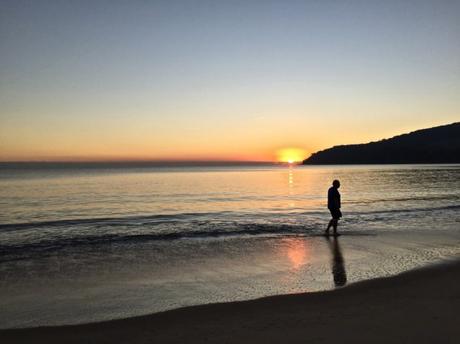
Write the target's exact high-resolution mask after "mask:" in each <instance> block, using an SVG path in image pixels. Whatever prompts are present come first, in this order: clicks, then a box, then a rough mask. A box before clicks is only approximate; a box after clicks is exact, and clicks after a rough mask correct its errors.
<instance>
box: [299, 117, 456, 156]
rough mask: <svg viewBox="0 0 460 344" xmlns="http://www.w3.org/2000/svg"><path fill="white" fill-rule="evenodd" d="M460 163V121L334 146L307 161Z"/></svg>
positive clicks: (314, 154) (317, 153)
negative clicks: (365, 141) (388, 136)
mask: <svg viewBox="0 0 460 344" xmlns="http://www.w3.org/2000/svg"><path fill="white" fill-rule="evenodd" d="M417 163H460V122H457V123H453V124H449V125H443V126H439V127H434V128H429V129H422V130H417V131H414V132H411V133H408V134H403V135H398V136H395V137H392V138H390V139H384V140H381V141H377V142H370V143H366V144H354V145H341V146H334V147H332V148H328V149H325V150H322V151H319V152H316V153H313V154H312V155H311V156H310V157H309V158H308V159H305V160H304V161H303V164H304V165H315V164H417Z"/></svg>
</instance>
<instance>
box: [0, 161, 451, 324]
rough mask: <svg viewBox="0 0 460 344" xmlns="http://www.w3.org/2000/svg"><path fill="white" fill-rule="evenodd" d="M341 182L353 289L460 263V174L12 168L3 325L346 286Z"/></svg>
mask: <svg viewBox="0 0 460 344" xmlns="http://www.w3.org/2000/svg"><path fill="white" fill-rule="evenodd" d="M336 178H337V179H340V181H341V183H342V187H341V188H340V192H341V193H342V200H343V204H342V212H343V214H344V218H343V220H342V221H341V227H340V230H341V231H342V232H343V233H344V236H342V237H341V239H340V240H341V243H340V245H342V246H341V247H340V246H339V249H341V250H342V251H345V252H341V253H340V255H341V256H343V259H345V261H346V262H347V266H348V281H349V282H350V281H357V280H361V279H365V278H371V277H376V276H382V275H387V274H392V273H397V272H400V271H403V270H405V269H408V268H412V267H415V266H419V265H420V264H421V263H426V262H430V261H434V260H436V259H439V258H445V257H453V256H456V255H458V253H459V251H460V248H459V246H460V245H459V242H460V241H459V235H458V233H459V229H460V214H459V210H460V165H417V166H412V165H386V166H327V167H324V166H312V167H306V166H291V167H288V166H211V167H206V166H194V167H186V166H182V167H159V166H148V165H144V166H132V165H131V166H129V165H116V166H114V165H81V164H73V165H46V164H45V165H37V164H32V165H27V164H2V165H1V166H0V209H1V212H0V252H1V255H0V273H1V283H0V295H1V296H0V306H1V307H2V310H4V311H3V312H2V313H3V315H2V316H0V327H12V326H32V325H41V324H58V323H74V322H86V321H93V320H103V319H110V318H116V317H124V316H131V315H137V314H144V313H150V312H154V311H159V310H164V309H169V308H175V307H179V306H183V305H189V304H198V303H205V302H214V301H232V300H239V299H247V298H253V297H259V296H264V295H271V294H277V293H287V292H299V291H308V290H321V289H328V288H331V287H334V285H333V280H332V279H331V278H330V271H329V270H330V269H329V258H328V256H329V255H330V254H331V252H332V253H334V254H336V253H337V250H336V249H334V246H331V244H330V243H327V242H324V240H323V239H322V238H320V237H319V235H320V234H321V233H322V232H323V231H324V228H325V225H326V224H327V222H328V220H329V213H328V211H327V209H326V194H327V189H328V188H329V186H330V184H331V181H332V180H333V179H336ZM336 244H338V243H336ZM351 263H353V264H351ZM70 310H71V311H70Z"/></svg>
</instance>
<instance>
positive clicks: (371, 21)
mask: <svg viewBox="0 0 460 344" xmlns="http://www.w3.org/2000/svg"><path fill="white" fill-rule="evenodd" d="M205 3H206V2H203V3H201V2H200V3H197V4H195V5H194V6H182V5H178V4H173V3H169V2H148V3H145V4H144V3H143V2H142V5H141V4H139V3H138V2H133V3H129V4H128V3H126V4H125V3H123V4H121V3H120V4H119V3H116V4H113V5H111V8H110V11H107V8H106V6H103V5H102V4H100V3H98V2H91V3H86V2H78V1H76V2H70V3H68V2H53V3H45V4H42V3H39V2H30V3H27V4H26V3H23V2H16V1H11V2H5V4H4V6H3V7H2V20H1V22H2V24H1V31H2V35H0V48H1V50H2V58H1V59H0V70H1V82H0V161H18V160H20V161H24V160H28V161H30V160H32V161H37V160H38V161H43V160H126V159H128V160H220V161H222V160H251V161H276V160H279V159H289V157H287V155H286V154H285V155H284V157H280V154H279V150H280V149H284V148H296V149H299V150H303V151H304V152H305V153H304V154H305V158H306V157H308V156H309V154H310V153H312V152H315V151H317V150H320V149H325V148H328V147H331V146H333V145H338V144H348V143H365V142H369V141H373V140H379V139H382V138H388V137H391V136H394V135H397V134H401V133H404V132H408V131H412V130H417V129H422V128H427V127H431V126H436V125H442V124H448V123H452V122H457V121H458V120H459V119H460V117H459V116H460V97H458V95H459V94H460V64H459V59H458V56H460V45H459V44H458V42H459V37H460V26H459V25H458V23H459V21H458V15H457V14H458V12H459V10H460V4H456V3H453V2H452V3H449V4H448V5H447V4H445V6H436V11H434V9H433V8H432V6H433V5H432V4H426V6H421V5H415V4H412V3H409V2H407V3H406V2H385V1H382V2H375V3H372V4H369V5H365V6H361V5H359V6H358V5H356V4H348V5H346V6H345V5H344V4H342V3H341V2H324V3H323V2H318V3H316V2H308V1H306V2H297V1H294V2H290V1H286V2H284V1H283V2H267V3H264V5H261V4H259V5H256V3H253V2H241V3H238V4H236V3H235V4H234V3H231V4H230V3H227V2H219V4H218V5H215V6H214V5H213V6H208V5H206V4H205ZM302 154H303V153H302ZM294 155H296V154H294ZM296 156H297V155H296ZM299 158H300V157H297V158H296V159H299Z"/></svg>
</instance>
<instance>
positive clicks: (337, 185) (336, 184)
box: [332, 179, 340, 189]
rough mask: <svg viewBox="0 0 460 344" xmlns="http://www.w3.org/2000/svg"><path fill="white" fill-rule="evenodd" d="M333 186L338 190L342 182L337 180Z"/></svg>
mask: <svg viewBox="0 0 460 344" xmlns="http://www.w3.org/2000/svg"><path fill="white" fill-rule="evenodd" d="M332 186H333V187H335V188H337V189H338V188H339V187H340V182H339V181H338V180H337V179H336V180H334V181H333V182H332Z"/></svg>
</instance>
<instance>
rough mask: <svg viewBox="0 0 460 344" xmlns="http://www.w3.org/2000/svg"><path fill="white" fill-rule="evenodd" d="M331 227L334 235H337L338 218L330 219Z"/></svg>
mask: <svg viewBox="0 0 460 344" xmlns="http://www.w3.org/2000/svg"><path fill="white" fill-rule="evenodd" d="M332 221H333V222H332V227H333V228H334V235H337V225H338V222H339V219H332Z"/></svg>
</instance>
